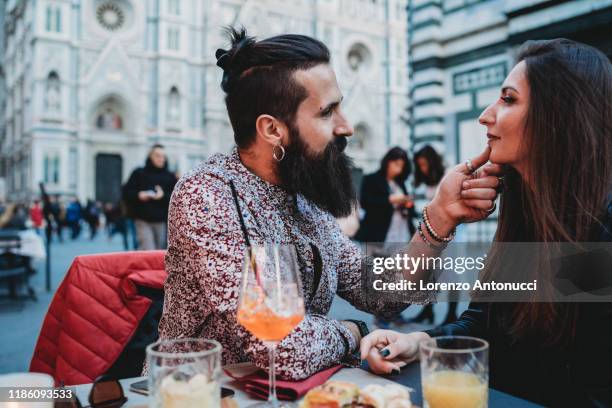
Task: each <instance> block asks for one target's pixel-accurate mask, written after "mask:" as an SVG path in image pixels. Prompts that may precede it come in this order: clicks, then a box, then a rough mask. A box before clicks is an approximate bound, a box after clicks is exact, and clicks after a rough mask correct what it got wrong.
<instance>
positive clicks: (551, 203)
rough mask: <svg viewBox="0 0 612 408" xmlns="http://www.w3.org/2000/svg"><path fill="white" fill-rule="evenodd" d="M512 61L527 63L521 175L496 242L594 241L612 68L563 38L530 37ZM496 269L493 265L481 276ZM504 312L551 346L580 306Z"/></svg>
mask: <svg viewBox="0 0 612 408" xmlns="http://www.w3.org/2000/svg"><path fill="white" fill-rule="evenodd" d="M517 61H518V62H521V61H524V62H525V64H526V74H527V82H528V84H529V89H530V101H529V107H528V112H527V116H526V122H525V130H524V137H523V143H522V146H521V151H523V152H526V153H525V154H526V163H527V164H526V168H527V180H524V179H522V178H521V176H520V175H519V174H518V172H517V171H516V170H515V169H513V168H509V169H508V171H507V174H506V177H505V185H506V190H505V191H504V194H503V195H502V199H501V206H500V216H499V223H498V227H497V231H496V235H495V241H497V242H543V243H547V244H546V245H548V246H552V245H553V244H552V243H556V242H585V241H598V240H599V237H600V236H601V232H602V228H603V222H602V221H603V219H604V216H605V212H606V207H607V202H608V193H609V192H610V189H611V187H612V184H611V182H612V157H611V152H612V65H611V64H610V61H609V60H608V58H607V57H606V56H605V55H604V54H603V53H601V52H600V51H598V50H596V49H595V48H593V47H590V46H587V45H584V44H580V43H577V42H574V41H570V40H566V39H555V40H546V41H528V42H526V43H525V44H523V46H522V47H521V49H520V51H519V54H518V58H517ZM546 252H548V251H540V253H539V254H538V257H539V259H538V260H537V262H538V263H537V265H538V268H532V269H534V271H533V272H530V273H532V274H536V273H538V274H540V275H539V278H540V279H544V280H545V281H546V279H548V277H547V276H542V275H541V274H547V275H550V273H551V272H552V271H551V267H550V262H547V261H546V259H545V256H546V255H545V253H546ZM489 260H490V261H494V258H491V257H490V258H489ZM500 266H501V265H500V264H499V263H498V264H497V265H496V264H495V262H491V263H490V264H489V265H488V266H487V268H486V271H485V277H486V276H492V275H491V274H493V273H495V268H498V267H500ZM585 272H588V271H585ZM532 278H536V276H533V277H532ZM495 306H496V307H501V305H495ZM505 310H506V311H507V313H506V315H505V316H506V322H507V327H508V330H509V332H510V333H511V334H512V335H514V336H517V337H524V336H528V335H530V334H537V335H539V336H541V337H543V338H544V339H546V340H547V341H548V342H549V343H551V344H554V343H559V342H566V341H569V340H571V339H573V337H574V333H575V328H576V324H577V321H578V312H579V305H578V304H577V303H546V302H535V301H533V302H526V303H517V304H515V305H513V306H511V307H510V308H508V309H505Z"/></svg>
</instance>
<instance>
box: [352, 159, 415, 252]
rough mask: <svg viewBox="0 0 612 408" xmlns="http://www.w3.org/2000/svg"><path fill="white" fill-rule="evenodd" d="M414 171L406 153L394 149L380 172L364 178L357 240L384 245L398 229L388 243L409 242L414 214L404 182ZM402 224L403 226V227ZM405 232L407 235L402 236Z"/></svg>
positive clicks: (381, 165)
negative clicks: (391, 231)
mask: <svg viewBox="0 0 612 408" xmlns="http://www.w3.org/2000/svg"><path fill="white" fill-rule="evenodd" d="M411 170H412V169H411V166H410V160H408V154H407V153H406V151H404V150H403V149H402V148H400V147H394V148H392V149H391V150H389V151H388V152H387V154H385V156H384V157H383V159H382V161H381V164H380V169H379V170H378V171H377V172H376V173H372V174H368V175H367V176H365V177H364V178H363V182H362V184H361V196H360V197H361V198H360V204H361V207H362V208H363V209H364V210H365V216H364V218H363V220H362V221H361V225H360V228H359V231H357V234H356V235H355V239H356V240H357V241H361V242H368V243H384V242H385V241H386V240H387V234H388V232H389V231H390V229H391V228H396V229H397V231H400V233H399V234H394V236H393V240H392V241H389V240H387V242H395V243H402V242H408V241H409V240H410V237H411V236H412V234H414V232H415V227H414V224H413V219H414V217H415V212H414V202H413V201H412V199H411V197H410V196H408V191H407V190H406V185H405V183H406V179H407V178H408V176H409V175H410V172H411ZM393 221H398V224H395V225H394V224H393ZM399 223H403V224H404V225H403V227H404V228H402V225H399ZM402 230H403V231H404V232H405V234H402ZM394 231H395V230H394Z"/></svg>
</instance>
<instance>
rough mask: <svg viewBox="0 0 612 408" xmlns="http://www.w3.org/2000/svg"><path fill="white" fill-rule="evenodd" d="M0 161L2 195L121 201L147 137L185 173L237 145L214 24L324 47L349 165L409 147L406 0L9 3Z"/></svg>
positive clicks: (0, 76)
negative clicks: (347, 131)
mask: <svg viewBox="0 0 612 408" xmlns="http://www.w3.org/2000/svg"><path fill="white" fill-rule="evenodd" d="M0 4H3V6H2V11H0V19H1V20H0V21H1V22H2V24H3V27H4V29H3V34H2V35H3V36H4V37H3V38H2V41H1V42H2V47H1V48H0V57H1V58H2V70H1V71H0V86H1V87H2V90H1V91H0V105H1V106H0V107H1V108H2V111H3V113H4V114H3V115H2V118H1V119H0V131H1V132H2V133H0V143H1V146H0V154H1V157H0V160H1V166H2V167H1V170H2V177H3V178H4V189H5V192H6V198H8V199H11V200H27V199H29V198H30V197H32V196H33V195H35V194H36V193H37V192H38V185H39V183H41V182H42V183H44V185H45V187H46V189H47V190H48V192H50V193H53V194H62V195H73V194H74V195H77V196H78V197H79V198H80V199H82V200H83V199H87V198H95V199H97V200H101V201H115V200H117V199H118V198H119V195H120V186H121V183H122V182H125V180H126V179H127V177H128V176H129V174H130V172H131V171H132V170H133V169H134V168H136V167H137V166H141V165H142V164H143V163H144V160H145V156H146V154H147V151H148V149H149V147H150V146H151V145H153V144H154V143H161V144H163V145H164V146H165V147H166V151H167V154H168V156H169V164H170V167H171V169H173V170H175V171H177V172H178V173H180V174H181V173H185V172H186V171H188V170H190V169H191V168H193V167H194V166H195V165H196V164H197V163H198V162H200V161H202V160H204V159H206V158H207V157H208V156H210V155H211V154H214V153H217V152H227V151H228V150H229V149H230V148H231V146H232V144H233V133H232V130H231V127H230V125H229V120H228V118H227V113H226V110H225V105H224V101H223V97H224V95H223V93H222V91H221V89H220V86H219V83H220V80H221V70H220V69H219V68H218V67H217V66H216V60H215V57H214V54H215V50H216V49H217V48H227V45H228V43H227V38H226V37H225V36H224V35H223V31H222V27H223V26H227V25H244V26H245V27H246V28H247V30H248V31H249V34H250V35H255V36H257V37H258V38H265V37H268V36H271V35H275V34H279V33H300V34H306V35H311V36H314V37H316V38H319V39H320V40H322V41H323V42H325V43H326V44H327V45H328V46H329V48H330V50H331V52H332V64H333V67H334V69H335V71H336V74H337V76H338V81H339V83H340V87H341V89H342V91H343V94H344V96H345V101H344V102H343V106H344V109H345V110H346V112H347V115H348V117H349V119H350V120H351V121H352V123H353V125H354V127H355V135H354V137H353V138H352V140H351V142H350V144H349V150H350V154H351V155H352V156H353V157H354V158H355V162H356V164H357V166H358V167H359V168H361V169H363V170H365V171H371V170H374V169H375V168H376V167H377V166H378V162H379V160H380V158H381V157H382V155H383V154H384V153H385V151H386V150H387V149H388V147H389V146H392V145H402V146H404V147H406V145H407V143H408V126H407V124H406V117H405V115H406V112H407V96H408V84H407V78H408V73H407V70H408V68H407V67H408V62H407V56H408V51H407V46H408V40H407V35H408V29H407V21H408V19H407V11H406V0H291V1H279V0H36V1H34V0H9V1H3V2H1V3H0Z"/></svg>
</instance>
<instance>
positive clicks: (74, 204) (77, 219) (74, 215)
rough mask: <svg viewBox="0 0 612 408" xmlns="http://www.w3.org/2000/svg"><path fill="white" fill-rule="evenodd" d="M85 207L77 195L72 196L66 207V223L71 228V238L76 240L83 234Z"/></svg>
mask: <svg viewBox="0 0 612 408" xmlns="http://www.w3.org/2000/svg"><path fill="white" fill-rule="evenodd" d="M82 218H83V207H82V206H81V203H80V202H79V199H78V197H77V196H74V197H72V199H71V200H70V202H69V203H68V206H67V207H66V225H67V226H68V228H70V238H71V239H73V240H75V239H77V238H78V237H79V235H80V234H81V219H82Z"/></svg>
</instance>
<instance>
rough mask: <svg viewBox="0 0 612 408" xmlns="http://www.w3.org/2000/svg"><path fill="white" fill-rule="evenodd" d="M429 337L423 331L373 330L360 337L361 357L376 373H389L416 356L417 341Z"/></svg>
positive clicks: (417, 349) (397, 369)
mask: <svg viewBox="0 0 612 408" xmlns="http://www.w3.org/2000/svg"><path fill="white" fill-rule="evenodd" d="M427 339H429V335H428V334H427V333H423V332H414V333H408V334H404V333H398V332H396V331H393V330H375V331H373V332H372V333H370V334H368V335H367V336H365V337H364V338H363V339H361V344H360V349H361V359H362V360H366V359H367V360H368V364H369V365H370V368H371V370H372V371H373V372H374V373H376V374H389V373H392V372H394V371H399V369H400V368H401V367H403V366H405V365H406V364H408V363H411V362H412V361H414V360H416V359H417V358H418V351H419V343H420V342H421V341H423V340H427Z"/></svg>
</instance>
